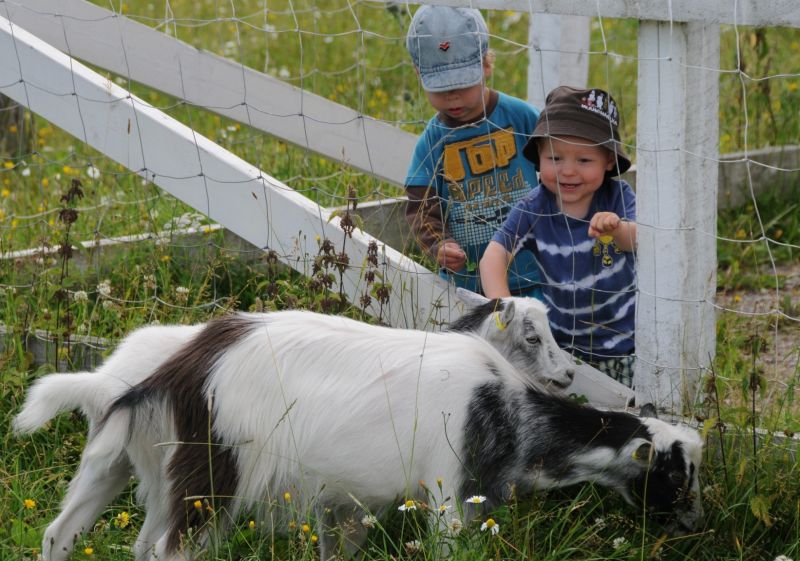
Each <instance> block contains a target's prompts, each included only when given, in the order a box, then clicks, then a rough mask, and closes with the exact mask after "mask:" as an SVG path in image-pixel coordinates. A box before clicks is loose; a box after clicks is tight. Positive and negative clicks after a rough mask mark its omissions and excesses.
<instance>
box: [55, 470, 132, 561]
mask: <svg viewBox="0 0 800 561" xmlns="http://www.w3.org/2000/svg"><path fill="white" fill-rule="evenodd" d="M98 463H99V462H97V461H96V460H95V459H94V458H92V457H86V456H85V455H84V458H83V459H82V460H81V465H80V468H79V469H78V473H77V474H76V475H75V477H74V478H73V479H72V482H70V484H69V491H68V492H67V496H66V497H65V499H64V504H63V506H62V508H61V513H60V514H59V515H58V516H57V517H56V519H55V520H53V522H52V523H51V524H50V525H49V526H48V527H47V530H45V532H44V540H43V541H42V559H43V560H44V561H65V560H66V559H67V558H68V557H69V554H70V552H71V551H72V549H73V547H74V546H75V541H76V540H77V539H78V536H80V535H81V534H83V533H84V532H87V531H88V530H91V528H92V525H93V524H94V522H95V521H96V520H97V517H98V516H99V515H100V512H102V510H103V509H104V508H105V507H106V506H107V505H108V503H110V502H111V501H112V500H113V499H114V497H116V496H117V495H118V494H119V493H120V492H121V491H122V489H124V488H125V485H126V484H127V483H128V479H129V477H130V473H131V466H130V463H129V462H128V459H127V458H125V457H122V458H118V459H117V460H115V461H114V462H112V463H111V465H109V466H106V465H102V467H100V466H98Z"/></svg>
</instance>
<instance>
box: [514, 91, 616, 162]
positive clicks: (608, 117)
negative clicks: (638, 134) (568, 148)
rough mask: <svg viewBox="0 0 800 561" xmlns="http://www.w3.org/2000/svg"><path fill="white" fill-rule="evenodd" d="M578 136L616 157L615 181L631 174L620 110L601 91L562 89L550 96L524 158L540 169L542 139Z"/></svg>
mask: <svg viewBox="0 0 800 561" xmlns="http://www.w3.org/2000/svg"><path fill="white" fill-rule="evenodd" d="M558 136H575V137H578V138H584V139H586V140H589V141H591V142H594V143H596V144H597V145H598V146H603V147H604V148H607V149H608V150H611V152H613V153H614V156H615V158H616V164H615V165H614V169H612V170H611V171H610V172H609V175H610V176H611V177H615V176H617V175H620V174H622V173H625V172H626V171H628V168H630V167H631V160H630V158H628V156H627V155H626V154H625V150H624V149H623V147H622V142H621V141H620V137H619V108H618V107H617V103H616V102H615V101H614V98H613V97H611V95H610V94H609V93H608V92H607V91H604V90H601V89H600V88H591V89H580V88H572V87H569V86H559V87H557V88H555V89H553V90H552V91H551V92H550V93H549V94H547V99H546V100H545V103H544V109H543V110H542V112H541V114H540V115H539V120H538V121H537V122H536V128H534V129H533V134H532V135H531V139H530V140H529V141H528V143H527V144H526V145H525V148H523V150H522V154H523V155H524V156H525V157H526V158H527V159H529V160H530V161H532V162H533V163H534V165H535V166H536V169H537V170H538V169H539V146H538V144H537V140H538V139H540V138H552V137H558Z"/></svg>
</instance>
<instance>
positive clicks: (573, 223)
mask: <svg viewBox="0 0 800 561" xmlns="http://www.w3.org/2000/svg"><path fill="white" fill-rule="evenodd" d="M601 211H609V212H615V213H616V214H617V215H618V216H620V217H621V218H625V219H627V220H629V221H635V220H636V196H635V195H634V192H633V189H631V186H630V185H628V183H626V182H625V181H621V180H614V179H608V180H606V181H605V183H604V184H603V186H602V187H600V189H598V190H597V191H596V192H595V194H594V198H593V199H592V205H591V207H590V211H589V214H588V215H587V216H586V217H585V218H583V219H575V218H571V217H569V216H567V215H565V214H563V213H562V212H561V211H560V210H559V208H558V204H557V201H556V198H555V196H554V195H553V194H552V193H551V192H550V191H548V190H547V189H546V188H545V187H544V186H543V185H541V184H540V185H539V186H537V187H536V188H535V189H534V190H533V191H532V192H531V194H530V195H528V196H527V197H525V198H524V199H522V200H521V201H520V202H519V203H517V204H516V205H515V206H514V208H513V209H512V210H511V212H510V213H509V215H508V218H507V219H506V221H505V222H504V223H503V225H502V226H501V228H500V230H499V231H498V232H496V233H495V235H494V237H493V238H492V240H493V241H495V242H497V243H499V244H501V245H502V246H503V247H505V249H506V251H508V252H509V253H511V254H515V253H517V252H518V251H521V250H523V249H527V250H530V251H532V252H533V254H534V256H535V257H536V260H537V261H538V263H539V269H540V271H541V275H542V285H543V286H542V288H543V290H544V302H545V303H546V304H547V306H548V307H549V309H550V312H549V317H550V326H551V328H552V330H553V335H554V336H555V338H556V341H557V342H558V344H559V346H561V347H562V348H564V349H567V350H568V351H570V352H573V353H574V354H576V355H577V356H579V357H581V358H582V359H584V360H587V361H601V360H605V359H608V358H612V357H617V356H622V355H630V354H633V352H634V321H635V315H636V307H635V304H636V271H635V254H634V253H632V252H624V251H621V250H620V249H619V248H618V247H617V246H616V245H615V244H614V242H613V240H611V239H610V236H609V238H605V237H604V238H602V239H595V238H592V237H590V236H589V220H590V219H591V217H592V215H594V214H595V213H596V212H601Z"/></svg>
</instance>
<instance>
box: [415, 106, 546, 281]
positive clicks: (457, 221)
mask: <svg viewBox="0 0 800 561" xmlns="http://www.w3.org/2000/svg"><path fill="white" fill-rule="evenodd" d="M498 93H499V96H498V101H497V105H496V106H495V108H494V110H493V111H492V112H491V114H490V115H489V116H488V117H487V118H486V119H482V120H480V121H478V122H476V123H472V124H468V125H463V126H460V127H457V128H451V127H448V126H446V125H445V124H443V123H442V122H441V121H440V120H439V118H438V116H437V117H433V118H432V119H431V120H430V121H429V122H428V124H427V126H426V127H425V131H424V132H423V133H422V135H421V136H420V139H419V141H418V142H417V146H416V149H415V150H414V155H413V158H412V160H411V165H410V166H409V169H408V177H407V178H406V185H419V186H431V187H435V189H436V194H437V195H438V196H439V197H440V198H441V201H442V216H443V219H444V221H445V224H446V225H447V229H448V231H449V233H450V235H451V236H452V237H453V239H455V240H456V241H457V242H458V243H459V245H460V246H461V248H462V249H463V250H464V252H465V253H466V255H467V265H466V266H465V267H464V269H462V270H461V271H458V272H456V273H451V274H448V273H446V272H444V271H442V276H443V277H444V278H450V279H452V280H453V281H454V282H455V284H456V285H457V286H461V287H464V288H467V289H469V290H472V291H475V292H480V275H479V273H478V270H477V264H478V261H480V258H481V257H482V256H483V252H484V250H485V249H486V246H487V245H488V243H489V240H491V238H492V235H493V234H494V232H495V231H497V229H498V228H499V227H500V225H501V224H502V223H503V221H504V220H505V219H506V216H507V215H508V212H509V210H510V209H511V207H512V206H513V205H514V204H515V203H516V202H518V201H520V200H521V199H522V198H523V197H525V196H526V195H528V194H529V193H530V192H531V188H532V186H533V185H534V184H535V183H536V169H535V168H534V166H533V164H532V163H531V162H530V161H529V160H527V159H526V158H524V157H523V156H522V148H523V147H524V146H525V143H526V142H527V140H528V138H529V136H530V134H531V133H532V132H533V129H534V127H535V126H536V120H537V119H538V117H539V112H538V111H537V110H536V109H535V108H534V107H533V106H531V105H529V104H527V103H525V102H524V101H522V100H520V99H517V98H515V97H512V96H509V95H506V94H503V93H502V92H498ZM538 282H539V271H538V268H537V266H536V262H535V260H534V258H533V254H531V253H530V252H529V251H522V252H520V253H519V254H518V255H517V256H515V258H514V261H513V263H512V264H511V268H510V270H509V288H510V289H511V291H512V293H520V292H530V291H531V289H532V288H533V287H534V286H535V285H536V284H537V283H538Z"/></svg>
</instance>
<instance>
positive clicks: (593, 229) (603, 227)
mask: <svg viewBox="0 0 800 561" xmlns="http://www.w3.org/2000/svg"><path fill="white" fill-rule="evenodd" d="M621 223H622V220H620V219H619V216H617V215H616V214H615V213H613V212H598V213H596V214H595V215H594V216H592V219H591V221H590V222H589V235H590V236H591V237H593V238H599V237H600V236H613V235H614V232H615V231H616V230H617V228H619V225H620V224H621Z"/></svg>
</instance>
